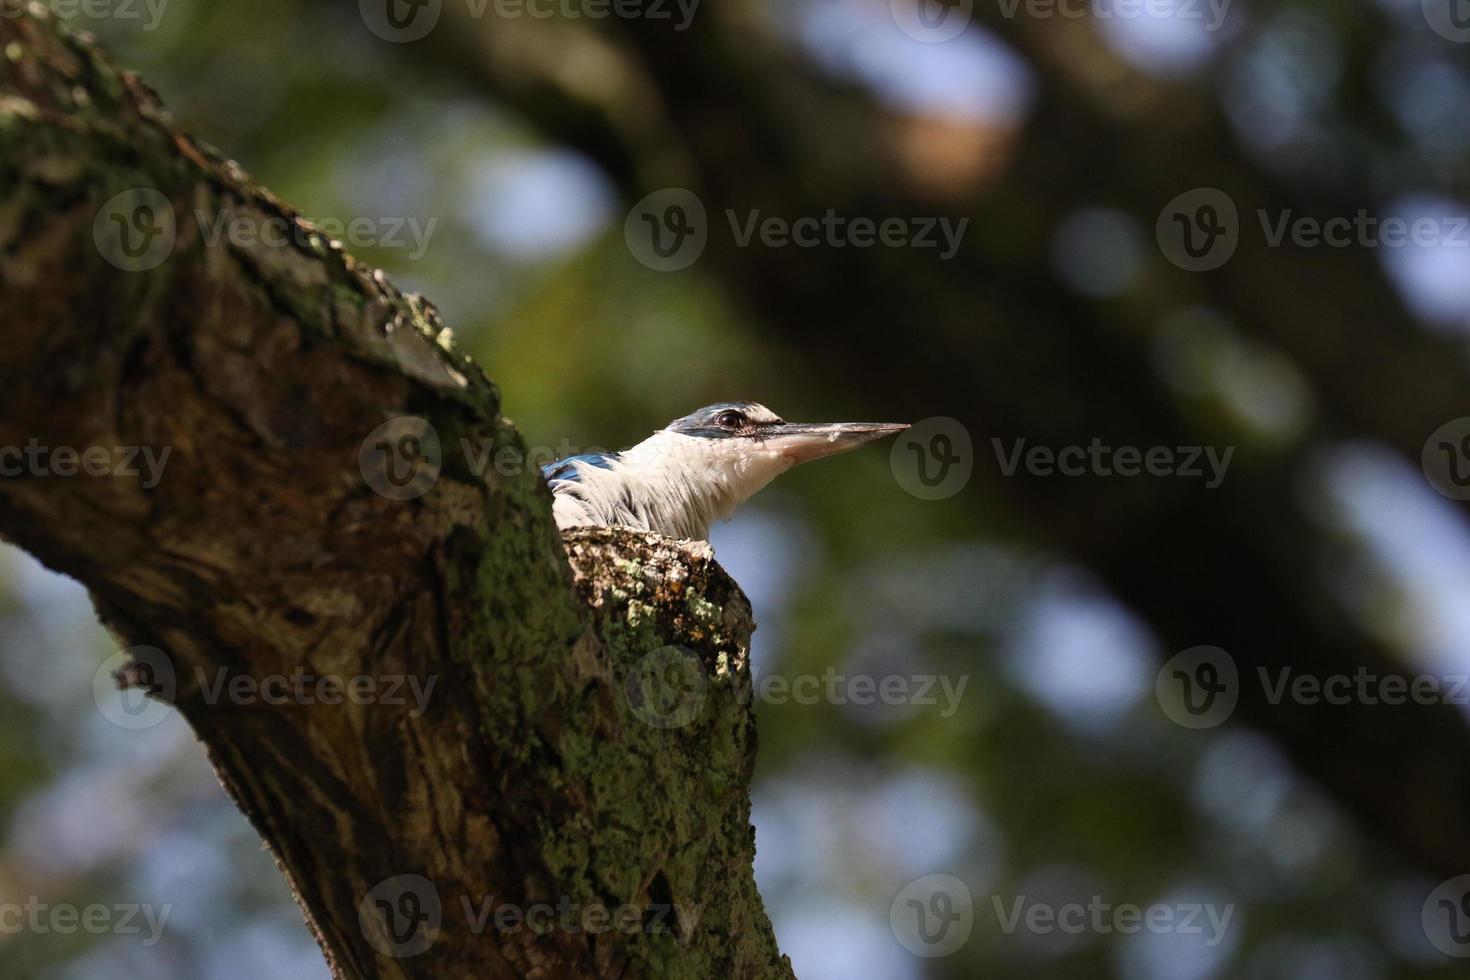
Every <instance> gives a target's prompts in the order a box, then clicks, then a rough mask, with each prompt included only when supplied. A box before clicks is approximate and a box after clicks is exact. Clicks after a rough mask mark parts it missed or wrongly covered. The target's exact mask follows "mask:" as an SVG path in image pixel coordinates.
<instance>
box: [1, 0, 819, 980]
mask: <svg viewBox="0 0 1470 980" xmlns="http://www.w3.org/2000/svg"><path fill="white" fill-rule="evenodd" d="M0 3H3V5H4V6H3V11H0V12H3V14H4V16H3V17H0V52H3V58H0V285H3V297H4V301H5V302H4V309H5V311H6V312H5V320H6V328H7V329H6V343H5V344H4V345H0V373H3V377H4V384H3V386H0V447H14V448H15V450H16V451H14V452H12V451H11V450H10V449H9V448H7V449H5V450H4V453H5V455H4V457H3V458H0V465H4V466H5V472H6V474H7V475H6V476H5V478H4V479H3V480H0V501H3V504H0V532H3V533H4V534H5V536H6V537H8V538H9V539H11V540H13V541H15V542H16V543H18V544H20V545H21V546H23V547H25V548H26V549H28V550H29V551H31V552H32V553H34V554H35V555H36V556H38V557H39V558H40V559H41V560H42V561H44V562H45V563H46V564H47V565H49V566H50V567H52V568H54V569H57V570H59V571H62V572H65V573H67V574H69V575H73V576H75V577H76V578H78V579H80V580H81V581H82V582H84V583H85V584H86V585H87V586H88V587H89V589H90V590H91V592H92V595H93V597H94V601H95V603H96V605H97V608H98V611H99V613H100V615H101V616H102V618H103V619H104V621H105V622H106V623H107V624H108V625H109V626H110V627H111V628H112V629H113V630H114V631H115V632H116V634H117V635H118V636H119V637H120V638H121V639H122V640H123V642H125V643H127V644H129V645H130V652H131V654H132V658H131V663H130V665H129V666H127V667H125V668H124V669H123V670H121V671H120V681H121V682H123V683H125V684H131V685H133V686H135V687H137V686H142V687H144V688H146V689H147V690H148V691H149V692H151V693H152V694H153V695H154V696H155V697H157V698H159V699H162V700H165V701H169V702H172V703H173V704H175V705H176V706H177V707H178V709H179V710H180V711H182V712H183V714H184V716H185V717H186V718H187V719H188V720H189V722H190V724H191V725H192V726H193V727H194V729H195V731H196V732H197V733H198V735H199V737H200V739H201V740H202V741H203V742H204V743H205V745H206V746H207V748H208V751H209V754H210V756H211V758H212V759H213V761H214V764H215V767H216V769H217V770H218V772H219V775H220V778H221V780H222V781H223V782H224V784H225V786H226V787H227V788H228V789H229V791H230V792H231V794H232V795H233V796H234V798H235V800H236V801H237V802H238V803H239V805H240V808H241V809H242V810H243V811H244V812H245V814H246V815H247V816H248V817H249V818H250V820H251V822H252V823H253V824H254V826H255V827H256V829H257V830H258V831H259V832H260V834H261V836H262V837H263V838H264V839H265V840H266V842H267V843H268V844H269V845H270V847H271V849H272V851H273V853H274V854H275V856H276V858H277V860H278V861H279V863H280V865H281V867H282V870H283V871H284V873H285V874H286V876H287V878H288V879H289V880H290V882H291V884H292V887H293V889H294V891H295V893H296V895H297V898H298V900H299V901H300V903H301V906H302V908H303V910H304V911H305V913H306V917H307V920H308V922H309V923H310V925H311V928H312V929H313V931H314V932H315V933H316V936H317V938H318V940H319V941H320V943H321V946H322V949H323V951H324V952H325V954H326V956H327V959H328V961H329V963H330V965H331V968H332V971H333V973H334V975H335V976H337V977H343V978H367V977H375V978H376V977H424V978H435V980H443V978H458V977H463V978H471V977H473V978H476V980H484V978H496V977H521V976H531V977H594V976H595V977H603V976H668V977H679V976H689V977H713V976H733V977H789V976H791V970H790V966H789V964H788V963H787V961H786V960H785V958H784V957H782V956H781V955H780V953H779V952H778V950H777V948H776V944H775V940H774V937H773V935H772V931H771V927H770V924H769V921H768V920H767V917H766V914H765V912H764V910H763V908H762V905H761V900H760V897H759V895H758V893H757V891H756V887H755V883H754V878H753V875H752V869H751V862H752V857H753V854H754V835H753V831H752V829H751V826H750V822H749V811H750V802H749V795H748V785H749V779H750V774H751V766H752V760H753V754H754V750H755V731H754V722H753V716H752V712H751V706H750V697H749V693H750V687H749V673H748V666H747V660H746V654H747V650H748V642H749V637H750V631H751V630H752V628H753V623H752V619H751V613H750V606H749V604H748V602H747V601H746V599H745V597H744V595H743V594H742V593H741V592H740V590H739V588H738V587H737V586H736V585H735V584H734V583H733V582H732V581H731V580H730V579H729V578H728V576H726V575H725V573H724V572H723V571H722V570H721V569H720V568H719V566H718V565H716V564H715V562H714V560H713V558H712V556H711V553H710V552H709V550H708V548H707V547H706V546H704V545H699V544H694V543H690V542H675V541H671V540H667V539H664V538H660V537H658V536H655V535H646V534H638V533H634V532H627V531H613V530H585V531H579V532H576V533H572V534H568V535H566V536H564V537H563V538H562V539H561V540H559V539H558V535H557V532H556V530H555V528H554V526H553V524H552V521H551V510H550V506H549V496H548V494H547V491H546V489H545V487H544V486H543V484H542V482H541V480H540V477H539V473H538V472H537V471H536V469H535V467H534V466H527V465H525V455H524V453H523V451H522V444H521V441H520V438H519V436H518V435H517V434H516V432H515V430H514V429H513V428H512V427H511V425H510V424H509V423H508V422H507V421H505V420H504V419H503V418H502V417H501V416H500V414H499V396H498V392H497V390H496V388H495V386H494V385H493V384H492V383H491V382H490V381H489V380H488V379H486V378H485V377H484V376H483V375H482V374H481V372H480V371H479V369H478V368H477V367H476V366H475V365H474V364H473V363H471V362H470V361H469V359H468V358H467V357H465V356H464V355H463V354H462V353H461V352H460V350H459V349H458V348H457V347H456V345H455V343H454V341H453V339H452V337H451V336H450V333H449V331H448V330H447V329H446V328H445V327H444V325H443V324H442V323H441V322H440V320H439V318H438V316H437V315H436V313H435V312H434V310H433V308H432V307H431V306H430V305H429V304H428V303H426V302H425V301H423V300H422V299H419V298H416V297H412V296H404V295H403V294H401V293H399V292H398V291H397V290H395V289H394V288H393V287H392V286H391V285H390V284H389V283H388V282H387V281H386V280H385V279H384V277H383V276H382V274H381V273H378V272H376V271H374V270H372V269H367V268H364V267H363V266H361V265H359V264H358V263H356V262H354V261H353V260H352V259H351V258H350V257H348V256H347V255H346V254H344V253H343V251H342V250H341V247H340V245H338V244H337V243H335V242H332V241H329V240H328V239H327V238H326V237H325V236H323V235H321V234H319V233H317V232H316V231H314V230H313V229H312V228H311V227H310V226H309V225H307V224H306V223H305V222H303V221H301V220H300V219H298V218H297V217H296V216H295V215H294V214H293V213H292V212H291V211H290V210H289V209H288V208H287V207H285V206H284V205H283V204H281V203H280V202H279V201H277V200H275V199H274V198H272V197H271V196H270V195H269V193H267V192H266V191H265V190H263V189H262V188H260V187H259V186H257V185H255V184H254V183H252V182H251V180H250V179H249V178H248V177H247V176H246V175H245V174H244V173H242V172H241V170H240V169H239V167H238V166H237V165H235V164H233V163H231V162H229V161H227V160H224V159H222V158H221V157H219V156H218V155H217V154H216V153H214V152H213V151H212V150H210V149H208V148H207V147H204V146H201V145H200V144H198V143H197V142H195V141H194V140H192V139H191V138H189V137H188V136H186V135H184V134H182V133H180V132H178V131H177V130H175V129H173V128H172V127H171V126H170V124H169V122H168V120H167V118H166V116H165V115H164V114H163V112H162V110H161V109H160V107H159V105H158V102H157V100H156V98H155V97H154V96H153V95H152V93H150V92H149V91H148V90H147V89H146V88H145V87H144V86H142V85H141V84H140V83H139V82H138V81H137V80H136V78H134V77H133V76H131V75H128V74H127V73H124V72H120V71H119V70H117V69H116V68H115V67H114V66H113V65H112V64H111V62H110V61H109V60H108V59H107V58H106V57H105V56H103V55H102V54H101V53H100V52H99V51H98V50H97V48H96V47H95V46H94V45H93V44H92V43H90V42H89V41H87V40H85V39H80V38H78V37H75V36H73V35H71V34H70V33H69V32H68V31H66V30H65V29H62V28H60V27H59V26H58V25H57V24H56V23H55V22H54V20H52V19H51V18H50V17H48V16H44V15H40V14H34V13H29V12H22V11H21V10H20V9H19V8H17V7H16V6H15V5H14V4H13V2H12V0H0ZM36 9H38V10H39V9H40V8H39V7H37V8H36ZM222 219H223V220H225V221H228V222H229V224H228V225H221V224H219V222H220V221H221V220H222ZM220 228H229V229H231V231H230V233H229V234H226V235H225V236H223V237H216V236H215V235H214V234H213V232H214V231H218V230H219V229H220Z"/></svg>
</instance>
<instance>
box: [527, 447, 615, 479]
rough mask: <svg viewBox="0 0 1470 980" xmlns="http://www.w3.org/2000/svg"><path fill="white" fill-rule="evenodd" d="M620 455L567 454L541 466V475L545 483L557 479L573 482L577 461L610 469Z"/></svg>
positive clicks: (602, 468) (575, 477) (576, 477)
mask: <svg viewBox="0 0 1470 980" xmlns="http://www.w3.org/2000/svg"><path fill="white" fill-rule="evenodd" d="M621 455H622V454H621V453H581V454H580V455H577V456H568V457H567V458H566V459H559V460H557V461H556V462H554V463H547V464H546V465H545V466H543V467H541V477H542V479H544V480H545V481H546V482H547V483H555V482H557V481H558V480H565V481H569V482H572V483H575V482H577V479H578V476H579V474H578V472H577V466H576V464H577V463H586V464H587V465H588V466H595V467H597V468H598V469H600V470H610V469H612V467H613V463H614V461H616V460H617V459H618V458H619V457H620V456H621Z"/></svg>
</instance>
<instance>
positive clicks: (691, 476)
mask: <svg viewBox="0 0 1470 980" xmlns="http://www.w3.org/2000/svg"><path fill="white" fill-rule="evenodd" d="M908 427H909V426H908V424H906V423H889V422H815V423H814V422H787V421H786V420H784V419H782V418H781V417H780V416H779V415H777V414H776V413H775V412H773V411H771V410H770V409H769V408H766V407H765V406H764V405H761V404H759V403H757V402H752V401H730V402H719V403H717V404H714V405H708V406H706V407H704V408H701V409H699V410H698V411H696V412H691V413H690V414H688V415H685V416H684V417H682V418H677V419H675V420H674V421H672V422H670V423H669V424H668V425H666V426H665V427H664V428H662V429H659V430H658V431H657V432H655V433H654V434H653V435H651V436H649V437H648V438H647V439H644V440H643V441H642V442H640V443H638V444H637V445H636V446H633V447H632V448H631V449H626V450H623V451H622V452H597V453H582V454H579V455H576V456H568V457H566V458H565V459H559V460H557V461H556V462H554V463H548V464H547V465H545V466H543V467H542V468H541V475H542V477H543V478H544V479H545V480H546V483H547V484H548V485H549V486H550V488H551V492H552V516H553V517H554V518H555V520H556V525H557V527H558V528H561V529H566V528H571V527H585V526H602V527H629V528H635V529H637V530H642V531H653V532H655V533H657V534H662V535H664V536H666V537H671V538H686V539H693V540H701V541H702V540H706V539H707V538H708V537H709V529H710V525H711V524H714V523H715V522H717V521H722V520H726V519H728V518H729V517H730V516H731V515H732V514H733V513H734V512H735V509H736V508H737V507H739V506H740V505H741V504H742V503H744V502H745V501H746V500H749V499H750V498H751V497H752V496H754V495H755V493H756V492H758V491H759V490H761V489H762V488H763V487H765V486H766V484H768V483H770V482H771V481H772V480H774V479H775V478H776V477H778V476H780V475H781V474H782V473H784V472H786V471H787V470H789V469H791V468H792V467H793V466H795V465H797V464H798V463H805V462H808V461H810V460H814V459H821V458H823V457H825V456H833V455H836V454H837V453H843V452H847V451H848V450H850V449H856V448H857V447H858V446H861V445H863V444H865V443H869V442H873V441H874V440H876V439H881V438H884V437H885V436H890V435H896V434H897V433H900V432H903V431H904V430H905V429H907V428H908Z"/></svg>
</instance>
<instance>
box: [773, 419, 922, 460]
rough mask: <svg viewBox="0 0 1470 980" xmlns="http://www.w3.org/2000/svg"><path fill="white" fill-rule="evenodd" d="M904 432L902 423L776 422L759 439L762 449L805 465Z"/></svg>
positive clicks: (905, 426)
mask: <svg viewBox="0 0 1470 980" xmlns="http://www.w3.org/2000/svg"><path fill="white" fill-rule="evenodd" d="M907 428H908V424H907V423H905V422H780V423H777V424H775V425H772V426H771V427H770V428H769V429H768V430H767V432H766V433H763V434H762V436H761V438H762V440H763V441H764V442H765V444H766V446H768V447H770V448H772V449H775V450H776V451H777V452H779V453H780V454H781V455H783V456H785V457H787V458H788V459H790V460H792V461H793V462H796V463H805V462H808V461H810V460H813V459H821V458H822V457H824V456H835V455H837V454H838V453H845V452H847V451H848V450H849V449H856V448H857V447H858V446H861V445H863V444H864V443H869V442H873V441H874V440H876V439H882V438H884V437H885V436H891V435H897V434H898V433H900V432H902V431H904V430H905V429H907Z"/></svg>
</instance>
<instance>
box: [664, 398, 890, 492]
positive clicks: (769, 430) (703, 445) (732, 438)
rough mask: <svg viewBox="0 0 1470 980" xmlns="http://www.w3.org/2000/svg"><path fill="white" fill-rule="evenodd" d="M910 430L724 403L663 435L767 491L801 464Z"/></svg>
mask: <svg viewBox="0 0 1470 980" xmlns="http://www.w3.org/2000/svg"><path fill="white" fill-rule="evenodd" d="M907 428H908V426H907V425H906V424H902V423H888V422H787V421H786V420H785V419H783V418H781V417H780V416H779V415H777V414H776V413H775V412H773V411H771V410H770V409H769V408H766V407H765V406H764V405H760V404H757V403H756V402H721V403H719V404H717V405H710V406H707V407H705V408H701V409H700V410H699V411H697V412H692V413H691V414H689V415H686V416H684V417H683V418H680V419H675V420H674V421H672V422H670V423H669V424H668V426H667V427H666V428H665V430H664V431H665V432H667V433H670V434H672V435H674V436H678V437H682V439H681V440H680V442H681V443H682V444H683V446H684V451H686V452H689V453H691V454H693V455H697V456H700V457H702V458H703V460H704V462H705V465H708V466H711V467H713V468H715V469H725V470H728V471H730V473H731V475H732V476H737V477H738V476H740V475H744V476H746V477H748V478H750V479H751V480H753V481H755V482H758V484H759V485H764V484H765V483H766V482H769V481H770V480H771V479H773V478H774V477H776V476H777V475H779V474H780V473H783V472H785V471H786V470H788V469H790V468H791V467H793V466H795V465H796V464H798V463H805V462H809V461H811V460H814V459H822V458H823V457H826V456H835V455H836V454H838V453H844V452H847V451H848V450H850V449H856V448H857V447H858V446H861V445H863V444H864V443H868V442H872V441H874V440H875V439H881V438H883V437H884V436H890V435H895V434H897V433H899V432H902V431H904V430H905V429H907ZM739 482H745V481H743V480H742V481H739ZM756 489H759V486H757V487H756ZM750 492H752V493H753V492H754V490H751V491H750Z"/></svg>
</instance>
